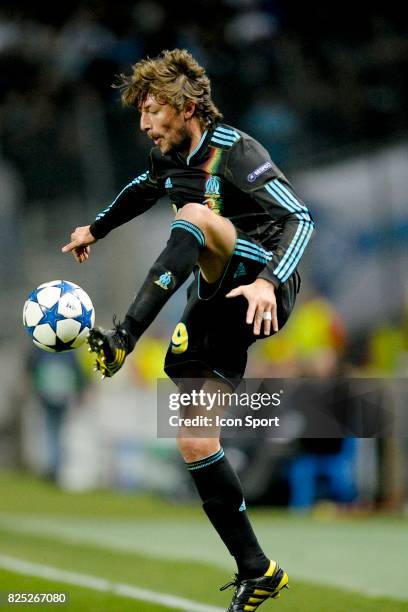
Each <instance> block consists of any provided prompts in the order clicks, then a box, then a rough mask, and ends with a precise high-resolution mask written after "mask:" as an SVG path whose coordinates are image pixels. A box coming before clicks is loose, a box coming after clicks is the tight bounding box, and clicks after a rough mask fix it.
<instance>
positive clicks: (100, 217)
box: [95, 171, 149, 221]
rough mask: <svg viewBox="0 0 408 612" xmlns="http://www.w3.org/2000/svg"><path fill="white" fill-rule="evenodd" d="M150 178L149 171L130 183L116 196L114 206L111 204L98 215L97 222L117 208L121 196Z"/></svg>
mask: <svg viewBox="0 0 408 612" xmlns="http://www.w3.org/2000/svg"><path fill="white" fill-rule="evenodd" d="M148 176H149V171H147V172H144V173H143V174H139V176H137V177H136V178H134V179H133V181H131V182H130V183H128V185H126V186H125V187H124V188H123V189H122V191H121V192H120V193H119V194H118V195H117V196H116V198H115V199H114V200H113V202H112V204H109V206H108V207H107V208H105V209H104V210H102V211H101V212H100V213H98V214H97V216H96V218H95V221H99V219H102V217H104V216H105V215H106V213H107V212H109V211H110V209H111V208H112V207H113V206H115V204H116V202H117V199H118V198H120V196H121V195H122V194H123V193H124V192H125V191H126V190H127V189H129V188H130V187H132V186H133V185H138V184H139V183H141V182H143V181H145V180H146V179H147V178H148Z"/></svg>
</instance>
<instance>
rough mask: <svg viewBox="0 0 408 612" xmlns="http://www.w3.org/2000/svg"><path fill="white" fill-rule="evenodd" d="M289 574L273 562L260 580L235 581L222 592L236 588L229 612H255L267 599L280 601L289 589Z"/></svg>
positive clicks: (237, 579) (225, 586) (236, 579)
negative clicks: (281, 594)
mask: <svg viewBox="0 0 408 612" xmlns="http://www.w3.org/2000/svg"><path fill="white" fill-rule="evenodd" d="M288 582H289V578H288V575H287V573H286V572H285V571H284V570H283V569H282V568H280V567H279V565H278V564H277V563H276V561H271V563H270V565H269V568H268V570H267V572H265V574H264V575H263V576H260V577H259V578H248V579H247V580H240V579H239V578H238V576H236V578H235V580H233V581H232V582H229V583H228V584H226V585H224V586H223V587H221V589H220V590H221V591H224V589H228V588H229V587H235V593H234V595H233V597H232V601H231V604H230V606H229V608H228V610H227V612H254V610H257V609H258V607H259V606H260V605H261V604H262V603H263V602H264V601H266V600H267V599H270V598H272V599H278V597H280V592H281V590H282V589H284V588H287V589H288V588H289V585H288Z"/></svg>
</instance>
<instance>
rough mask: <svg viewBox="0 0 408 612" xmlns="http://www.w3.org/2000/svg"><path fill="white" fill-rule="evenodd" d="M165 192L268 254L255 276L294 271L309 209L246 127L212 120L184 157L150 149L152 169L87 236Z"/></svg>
mask: <svg viewBox="0 0 408 612" xmlns="http://www.w3.org/2000/svg"><path fill="white" fill-rule="evenodd" d="M165 194H167V195H168V196H169V198H170V201H171V203H172V204H173V207H174V209H175V211H177V210H179V209H180V208H182V207H183V206H184V204H187V203H188V202H196V203H200V204H203V205H206V206H208V207H209V208H210V209H211V210H213V211H214V212H215V213H217V214H220V215H222V216H224V217H226V218H228V219H230V220H231V222H232V223H233V224H234V225H235V226H236V228H237V229H239V230H241V231H243V232H245V233H246V234H248V235H249V236H251V237H252V238H254V239H255V240H257V241H258V242H259V243H260V244H262V246H263V247H265V248H266V249H268V250H269V251H272V253H273V256H272V258H271V260H270V261H269V263H268V264H267V266H266V267H265V268H264V270H263V271H262V272H261V273H260V274H259V277H260V278H265V279H267V280H270V281H272V282H274V284H275V285H276V286H279V284H280V283H282V282H285V281H286V280H287V279H288V278H289V277H290V276H291V274H293V272H294V271H295V269H296V267H297V265H298V263H299V260H300V258H301V256H302V254H303V252H304V250H305V248H306V245H307V243H308V241H309V239H310V237H311V235H312V232H313V225H314V224H313V220H312V218H311V215H310V213H309V211H308V209H307V207H306V206H305V204H304V203H303V201H302V200H301V199H300V198H299V196H298V195H297V194H295V192H294V191H293V189H292V187H291V185H290V183H289V181H288V180H287V179H286V177H285V176H284V175H283V173H282V172H281V171H280V170H279V169H278V168H277V167H276V166H275V164H274V163H273V162H272V160H271V158H270V156H269V154H268V152H267V151H266V150H265V149H264V148H263V147H262V146H261V145H260V144H259V143H258V142H257V141H256V140H255V139H254V138H251V137H250V136H248V135H247V134H245V133H244V132H241V131H240V130H238V129H236V128H233V127H231V126H229V125H225V124H217V125H215V126H212V127H211V128H209V129H207V130H206V131H205V132H204V134H203V135H202V138H201V140H200V142H199V143H198V145H197V147H196V148H195V149H194V151H193V152H192V153H190V155H189V156H188V157H187V158H185V157H182V156H181V155H180V154H179V153H171V154H167V155H162V154H161V152H160V148H159V147H153V148H152V149H151V152H150V159H149V169H148V170H147V171H146V172H144V173H143V174H141V175H139V176H137V177H136V178H135V179H134V180H133V181H131V182H130V183H129V184H128V185H126V187H125V188H124V189H123V190H122V191H121V192H120V193H119V195H118V196H117V197H116V199H115V200H114V201H113V202H112V203H111V204H110V205H109V206H108V207H107V208H106V209H105V210H103V211H102V212H100V213H99V214H98V215H97V217H96V219H95V221H94V223H93V224H92V225H91V228H90V230H91V233H92V234H93V236H94V237H95V238H102V237H104V236H106V234H108V233H109V232H110V231H111V230H112V229H114V228H115V227H118V226H119V225H122V224H123V223H126V222H127V221H130V219H133V218H134V217H136V216H138V215H139V214H141V213H143V212H144V211H146V210H148V209H149V208H150V207H151V206H153V205H154V204H155V203H156V202H157V200H159V199H160V198H161V197H162V196H163V195H165Z"/></svg>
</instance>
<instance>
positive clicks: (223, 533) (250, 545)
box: [186, 449, 270, 579]
mask: <svg viewBox="0 0 408 612" xmlns="http://www.w3.org/2000/svg"><path fill="white" fill-rule="evenodd" d="M186 467H187V469H188V470H189V472H190V474H191V476H192V477H193V480H194V482H195V485H196V487H197V490H198V493H199V495H200V497H201V499H202V501H203V508H204V511H205V513H206V514H207V516H208V518H209V519H210V521H211V523H212V524H213V526H214V528H215V529H216V531H217V532H218V534H219V536H220V537H221V539H222V541H223V542H224V544H225V545H226V547H227V548H228V550H229V552H230V554H231V555H232V556H233V557H234V558H235V560H236V563H237V567H238V574H239V577H240V579H247V578H254V577H257V576H261V575H263V574H264V573H265V572H266V571H267V569H268V567H269V564H270V561H269V559H268V557H266V556H265V554H264V552H263V551H262V549H261V547H260V545H259V543H258V540H257V538H256V536H255V534H254V531H253V529H252V526H251V523H250V521H249V518H248V514H247V511H246V507H245V501H244V498H243V493H242V486H241V483H240V481H239V478H238V476H237V475H236V473H235V472H234V470H233V469H232V467H231V465H230V463H229V461H228V460H227V458H226V457H225V456H224V451H223V449H220V450H219V451H218V452H217V453H215V454H214V455H211V456H210V457H206V458H204V459H202V460H200V461H195V462H194V463H187V464H186Z"/></svg>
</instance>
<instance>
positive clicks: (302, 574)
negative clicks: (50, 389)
mask: <svg viewBox="0 0 408 612" xmlns="http://www.w3.org/2000/svg"><path fill="white" fill-rule="evenodd" d="M252 515H253V517H254V522H255V525H256V529H257V531H258V532H259V533H260V537H261V540H262V542H265V541H266V543H267V549H268V551H269V550H271V552H272V553H273V554H275V553H276V557H277V558H278V559H279V560H280V561H281V562H282V565H284V567H285V568H287V570H288V573H289V576H290V584H291V589H290V591H286V592H285V593H284V594H283V595H282V597H281V598H280V599H279V600H277V601H271V602H268V603H266V604H264V605H263V606H262V607H261V608H260V610H262V611H263V610H265V612H267V611H268V610H271V611H272V610H282V611H289V610H290V611H293V612H295V611H296V612H320V611H321V612H346V611H347V612H359V611H367V612H375V611H377V610H378V611H379V610H381V612H394V611H395V612H398V611H403V610H407V608H408V603H407V601H408V593H407V585H406V584H405V583H406V579H405V567H406V565H405V561H404V558H405V555H406V550H407V535H406V534H407V522H406V521H405V520H402V519H400V520H396V519H395V518H390V519H366V520H362V519H359V520H344V519H342V520H340V519H335V518H329V517H325V518H320V519H319V518H293V517H289V516H287V515H285V514H283V513H276V512H272V511H265V510H264V511H258V512H253V513H252ZM347 557H348V560H349V563H348V564H346V563H345V560H346V558H347ZM10 559H11V560H12V561H16V562H17V564H18V566H17V567H16V568H15V569H13V570H11V569H10V567H8V566H7V563H8V562H9V560H10ZM25 564H26V565H25ZM349 566H351V568H350V567H349ZM50 569H51V570H57V572H60V573H59V574H57V575H54V576H53V578H52V579H50V578H49V574H47V572H49V571H50ZM232 570H233V564H232V563H231V560H230V559H229V558H228V556H227V555H226V554H225V552H224V550H223V548H222V546H221V545H220V544H219V542H218V540H217V538H216V536H215V535H214V534H213V533H212V531H211V530H210V527H209V526H207V524H206V522H205V520H204V518H203V517H202V515H201V510H200V509H199V508H198V507H195V506H193V507H188V506H178V505H175V504H170V503H166V502H164V501H162V500H158V499H153V498H146V497H144V498H139V497H135V496H129V495H126V496H125V495H120V494H114V493H108V492H95V493H81V494H72V493H66V492H62V491H59V490H56V489H55V488H54V487H52V486H51V485H48V484H45V483H43V482H40V481H37V480H36V479H33V478H30V477H27V476H22V475H18V474H5V473H3V474H1V473H0V591H2V592H3V593H4V591H17V592H37V593H38V592H40V593H43V592H65V593H68V595H69V603H68V604H66V605H64V606H52V605H48V606H39V605H37V606H35V608H34V609H36V610H50V609H60V610H69V611H70V612H71V611H81V612H82V611H84V610H86V611H87V612H93V611H95V612H105V611H107V612H108V611H115V612H119V611H120V612H127V611H128V610H129V611H130V610H132V612H134V611H137V612H153V611H157V612H164V611H166V610H167V611H172V610H173V611H176V610H180V609H183V608H180V606H178V605H175V606H172V605H171V601H173V600H171V597H176V598H178V599H177V601H182V602H186V601H187V603H186V604H185V605H186V606H187V607H185V608H184V609H186V610H188V612H193V611H194V610H197V611H198V610H200V609H202V610H203V612H204V611H205V610H208V612H210V611H211V610H214V611H215V610H223V609H224V610H225V609H226V606H227V603H228V601H229V593H228V592H223V593H220V592H219V591H218V587H219V586H221V585H222V584H224V583H225V582H227V581H228V580H229V578H230V575H231V571H232ZM44 571H45V575H44V574H41V572H44ZM38 572H40V575H39V574H38ZM40 576H41V577H40ZM381 576H382V580H380V579H379V577H381ZM78 580H80V581H81V580H83V582H82V583H81V586H79V584H78ZM84 583H85V584H84ZM338 587H341V588H338ZM126 589H127V590H126ZM118 591H120V592H121V594H119V593H118ZM372 593H378V595H373V594H372ZM149 594H150V596H151V597H153V598H155V603H152V601H149ZM160 597H165V601H166V603H165V604H164V605H161V604H160V603H158V601H159V600H160V599H159V600H158V599H157V598H160ZM179 598H181V599H179ZM188 602H190V603H188ZM189 606H190V608H189ZM200 606H201V608H200ZM17 607H20V606H14V607H12V606H5V605H4V606H0V610H2V609H4V610H12V609H14V608H17ZM27 607H28V606H25V609H27ZM28 608H29V607H28Z"/></svg>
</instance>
